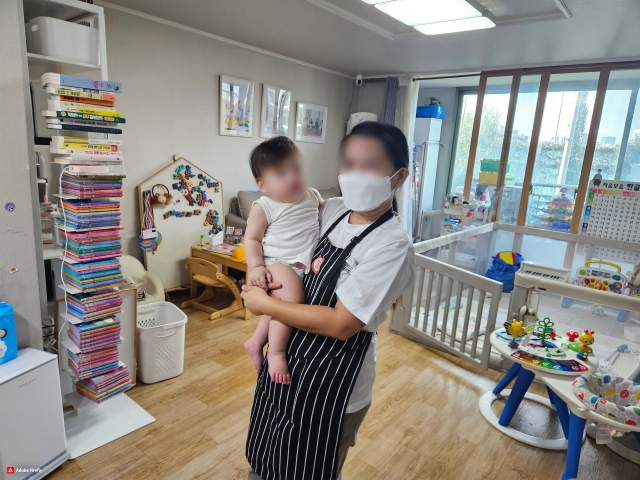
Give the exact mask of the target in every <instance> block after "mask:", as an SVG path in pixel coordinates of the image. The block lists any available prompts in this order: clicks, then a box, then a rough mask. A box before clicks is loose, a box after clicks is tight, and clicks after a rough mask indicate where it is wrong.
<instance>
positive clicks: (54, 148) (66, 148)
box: [50, 143, 118, 154]
mask: <svg viewBox="0 0 640 480" xmlns="http://www.w3.org/2000/svg"><path fill="white" fill-rule="evenodd" d="M50 146H51V153H62V154H67V153H81V152H82V153H90V152H94V151H96V152H117V151H118V146H117V145H92V144H84V145H83V144H81V143H62V144H60V143H52V144H51V145H50Z"/></svg>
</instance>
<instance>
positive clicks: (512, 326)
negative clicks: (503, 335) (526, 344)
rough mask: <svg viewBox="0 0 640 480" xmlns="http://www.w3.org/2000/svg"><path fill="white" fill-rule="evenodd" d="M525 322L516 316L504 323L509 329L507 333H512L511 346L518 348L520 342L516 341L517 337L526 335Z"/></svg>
mask: <svg viewBox="0 0 640 480" xmlns="http://www.w3.org/2000/svg"><path fill="white" fill-rule="evenodd" d="M522 324H523V322H519V321H518V320H516V319H515V318H514V319H513V320H511V322H509V321H506V322H505V323H504V328H505V329H506V330H507V333H508V334H509V335H511V341H510V342H509V346H510V347H511V348H518V342H516V338H518V337H522V336H524V335H525V333H526V332H525V331H524V328H523V327H522Z"/></svg>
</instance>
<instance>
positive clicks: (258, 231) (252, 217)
mask: <svg viewBox="0 0 640 480" xmlns="http://www.w3.org/2000/svg"><path fill="white" fill-rule="evenodd" d="M268 225H269V221H268V220H267V215H266V214H265V213H264V209H263V208H262V207H261V206H260V204H259V203H254V204H253V206H252V207H251V211H250V212H249V218H248V219H247V229H246V231H245V233H244V254H245V257H246V259H247V267H248V268H249V279H248V281H249V284H250V285H253V286H256V287H261V288H264V289H265V290H267V285H268V284H269V283H271V281H272V279H271V273H269V270H267V268H266V267H265V266H264V259H263V257H262V237H264V232H265V231H266V230H267V226H268Z"/></svg>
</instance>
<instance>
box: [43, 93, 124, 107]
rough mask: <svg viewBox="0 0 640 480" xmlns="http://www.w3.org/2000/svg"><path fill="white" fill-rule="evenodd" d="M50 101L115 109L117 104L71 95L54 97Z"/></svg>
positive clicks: (111, 101)
mask: <svg viewBox="0 0 640 480" xmlns="http://www.w3.org/2000/svg"><path fill="white" fill-rule="evenodd" d="M49 100H53V101H54V102H74V103H82V104H86V105H94V106H99V107H113V106H114V105H115V103H116V102H114V101H113V100H98V99H96V98H84V97H73V96H70V95H52V96H51V97H50V98H49Z"/></svg>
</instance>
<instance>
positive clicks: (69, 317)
mask: <svg viewBox="0 0 640 480" xmlns="http://www.w3.org/2000/svg"><path fill="white" fill-rule="evenodd" d="M119 313H124V312H123V310H120V311H119V312H113V313H111V314H109V315H107V316H105V317H100V318H96V319H93V320H81V319H79V318H78V317H74V316H73V315H69V314H66V313H61V314H60V318H63V319H66V320H67V322H69V323H71V324H73V325H80V324H83V323H89V322H94V321H96V320H103V319H105V318H109V317H112V316H115V315H118V314H119ZM121 338H122V337H121Z"/></svg>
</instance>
